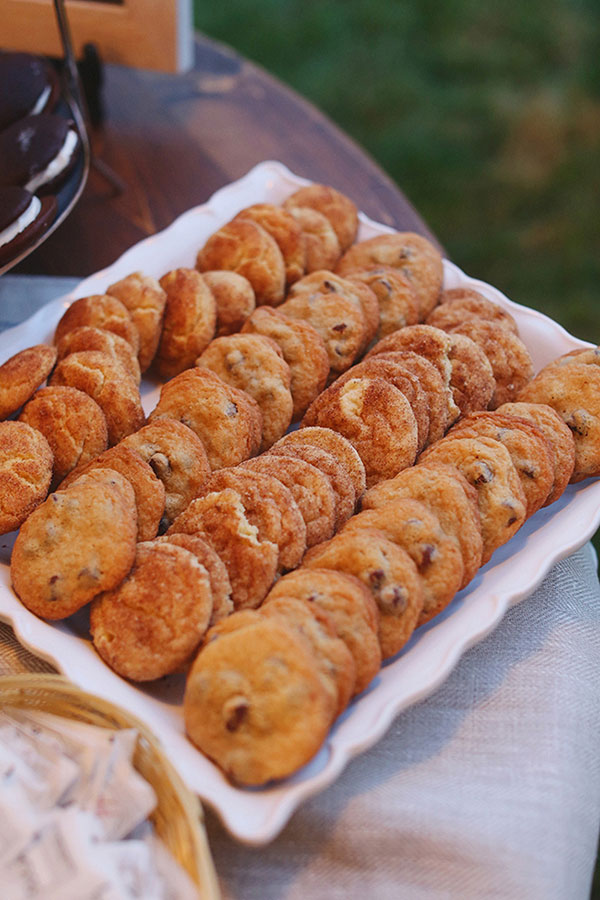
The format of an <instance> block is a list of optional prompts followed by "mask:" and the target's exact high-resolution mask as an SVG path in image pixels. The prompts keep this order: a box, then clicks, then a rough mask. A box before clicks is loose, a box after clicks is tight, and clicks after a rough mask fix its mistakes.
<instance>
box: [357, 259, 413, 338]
mask: <svg viewBox="0 0 600 900" xmlns="http://www.w3.org/2000/svg"><path fill="white" fill-rule="evenodd" d="M346 277H347V279H348V281H361V282H362V283H363V284H366V285H367V286H368V287H370V288H371V290H372V291H373V293H374V294H375V296H376V297H377V302H378V304H379V328H378V329H377V333H376V335H375V337H376V338H377V340H380V339H381V338H382V337H385V336H386V334H391V332H392V331H397V329H398V328H404V327H405V326H406V325H416V324H417V322H418V321H419V312H420V309H419V301H418V298H417V293H416V291H415V289H414V287H413V284H412V282H411V281H410V279H409V278H408V277H407V276H406V275H404V274H403V272H402V271H401V270H400V269H394V268H392V266H376V267H374V268H373V269H359V270H357V271H356V272H352V274H350V275H347V276H346Z"/></svg>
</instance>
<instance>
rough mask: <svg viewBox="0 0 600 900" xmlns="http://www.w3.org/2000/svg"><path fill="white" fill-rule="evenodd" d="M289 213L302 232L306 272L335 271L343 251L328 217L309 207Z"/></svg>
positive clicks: (301, 207) (294, 209)
mask: <svg viewBox="0 0 600 900" xmlns="http://www.w3.org/2000/svg"><path fill="white" fill-rule="evenodd" d="M289 211H290V213H291V214H292V216H293V217H294V219H295V220H296V222H297V223H298V225H299V226H300V230H301V232H302V241H303V244H304V269H305V271H306V272H316V271H317V270H318V269H333V267H334V266H335V265H336V263H337V261H338V259H339V258H340V255H341V250H340V242H339V240H338V237H337V235H336V233H335V229H334V228H333V226H332V224H331V222H330V221H329V219H328V218H327V216H324V215H323V213H320V212H318V210H316V209H311V208H310V207H308V206H294V207H291V208H290V210H289Z"/></svg>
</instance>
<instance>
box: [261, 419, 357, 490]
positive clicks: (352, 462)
mask: <svg viewBox="0 0 600 900" xmlns="http://www.w3.org/2000/svg"><path fill="white" fill-rule="evenodd" d="M296 444H314V445H315V447H320V448H321V450H327V452H328V453H331V455H332V456H334V457H335V458H336V459H337V460H339V462H341V463H342V465H343V466H344V469H345V470H346V472H347V473H348V475H349V476H350V478H351V479H352V484H353V485H354V491H355V494H356V499H357V500H359V499H360V497H362V495H363V494H364V492H365V488H366V485H367V481H366V475H365V466H364V463H363V461H362V459H361V458H360V456H359V455H358V453H357V452H356V450H355V449H354V447H353V446H352V444H351V443H350V441H349V440H348V439H347V438H345V437H344V435H343V434H340V433H339V432H338V431H334V430H333V428H325V427H323V426H320V425H314V426H311V427H307V426H304V427H302V428H299V429H298V430H297V431H289V432H288V433H287V434H284V436H283V437H282V438H281V439H280V440H279V441H278V442H277V446H279V447H285V446H292V445H296Z"/></svg>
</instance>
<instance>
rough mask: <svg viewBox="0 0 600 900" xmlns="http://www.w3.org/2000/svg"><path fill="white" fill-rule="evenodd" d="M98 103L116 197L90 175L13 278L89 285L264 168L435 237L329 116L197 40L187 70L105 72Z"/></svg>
mask: <svg viewBox="0 0 600 900" xmlns="http://www.w3.org/2000/svg"><path fill="white" fill-rule="evenodd" d="M103 96H104V106H105V121H104V124H103V125H102V127H101V128H99V129H97V130H95V131H94V133H93V136H92V142H93V147H94V152H95V155H96V156H97V158H98V159H99V160H100V163H103V162H104V163H106V164H107V165H108V166H109V167H110V168H111V169H112V170H113V171H114V172H115V173H116V174H117V175H118V177H119V178H120V179H121V180H122V181H123V184H124V189H123V190H122V191H121V192H120V193H117V192H115V191H114V189H113V188H112V187H111V185H110V184H109V182H107V181H106V179H105V178H104V177H103V176H102V175H101V173H100V171H98V170H96V169H94V168H92V170H91V172H90V176H89V179H88V183H87V185H86V188H85V191H84V193H83V195H82V197H81V199H80V201H79V203H78V204H77V206H76V207H75V209H74V210H73V212H72V213H71V214H70V215H69V217H68V218H67V219H66V221H65V222H64V223H63V224H62V225H61V226H60V227H59V228H58V229H57V231H56V232H55V233H54V234H52V235H51V236H50V237H49V238H48V239H47V241H46V242H45V243H44V244H43V245H42V246H41V247H39V248H38V249H37V250H36V251H35V252H33V253H32V254H31V255H30V256H29V257H27V259H26V260H24V261H23V262H22V263H21V264H20V265H19V266H18V267H16V268H15V269H13V272H14V273H15V274H16V273H28V274H46V275H77V276H86V275H89V274H91V273H92V272H95V271H97V270H98V269H101V268H103V267H104V266H107V265H109V264H110V263H112V262H113V261H114V260H115V259H116V258H117V257H118V256H119V255H120V254H121V253H122V252H123V251H124V250H126V249H127V248H128V247H130V246H131V245H132V244H135V243H137V241H139V240H141V239H142V238H145V237H147V236H148V235H150V234H153V233H155V232H157V231H160V230H161V229H163V228H165V227H166V226H167V225H169V224H170V222H171V221H172V220H173V219H174V218H175V217H176V216H177V215H179V214H180V213H182V212H184V211H185V210H186V209H189V208H190V207H192V206H195V205H197V204H198V203H202V202H204V201H205V200H207V199H208V197H210V195H211V194H212V193H213V192H214V191H215V190H217V188H219V187H222V186H223V185H224V184H227V183H228V182H230V181H232V180H234V179H237V178H239V177H240V176H242V175H244V174H245V173H246V172H247V171H248V169H250V168H251V167H252V166H253V165H255V164H256V163H258V162H261V161H263V160H266V159H277V160H280V161H281V162H283V163H284V164H285V165H287V166H288V167H289V168H290V169H291V170H292V171H293V172H295V173H296V174H298V175H302V176H304V177H306V178H310V179H311V180H313V181H320V182H322V183H325V184H330V185H333V186H334V187H337V188H338V189H339V190H341V191H343V192H345V193H347V194H348V195H349V196H350V197H352V199H353V200H354V201H355V202H356V203H357V205H358V206H359V208H360V209H362V210H363V211H364V212H366V213H367V214H368V215H369V216H371V217H372V218H374V219H376V220H377V221H380V222H385V223H386V224H388V225H392V226H394V227H396V228H398V229H401V230H411V231H418V232H420V233H422V234H425V235H427V236H428V237H430V238H431V237H432V235H431V233H430V232H429V231H428V229H427V226H426V224H425V223H424V222H423V220H422V219H421V218H420V217H419V215H418V214H417V213H416V212H415V210H414V208H413V207H412V206H411V205H410V203H409V201H408V200H407V199H406V197H405V196H404V195H403V193H402V192H401V191H400V190H399V188H398V187H397V185H395V184H394V183H393V182H392V181H391V179H390V178H389V177H388V176H387V175H386V174H385V173H384V172H383V171H382V170H381V169H380V168H379V167H378V166H377V165H376V164H375V162H374V161H373V160H372V159H371V158H370V157H369V156H368V155H367V154H366V153H365V152H364V151H363V150H362V149H361V148H360V147H358V146H357V145H356V144H355V143H354V142H353V141H352V140H351V139H350V138H348V137H347V136H346V135H345V134H344V133H343V132H342V131H341V130H340V129H339V128H337V127H336V126H335V125H334V124H333V123H332V122H331V121H330V120H329V119H328V118H327V117H326V116H324V115H323V114H322V113H321V112H319V111H318V110H317V109H315V107H314V106H312V105H311V104H310V103H308V102H306V101H305V100H303V99H302V98H301V97H300V96H299V95H298V94H297V93H295V92H294V91H292V90H291V89H290V88H288V87H286V86H285V85H283V84H282V83H281V82H279V81H277V80H276V79H275V78H273V77H272V76H270V75H269V74H268V73H267V72H265V71H264V70H262V69H260V68H259V67H257V66H256V65H254V64H252V63H250V62H248V61H247V60H245V59H243V58H242V57H240V56H239V55H237V54H236V53H235V52H234V51H233V50H231V49H230V48H228V47H225V46H223V45H221V44H216V43H215V42H214V41H211V40H208V39H207V38H205V37H203V36H201V35H197V38H196V53H195V65H194V68H193V69H192V70H191V71H190V72H188V73H186V74H183V75H163V74H156V73H153V72H152V73H151V72H142V71H139V70H133V69H129V68H125V67H118V66H107V67H106V69H105V72H104V91H103Z"/></svg>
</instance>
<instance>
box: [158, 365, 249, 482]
mask: <svg viewBox="0 0 600 900" xmlns="http://www.w3.org/2000/svg"><path fill="white" fill-rule="evenodd" d="M162 419H177V420H178V421H180V422H183V424H184V425H187V426H188V427H189V428H191V430H192V431H193V432H195V433H196V435H197V436H198V437H199V438H200V440H201V441H202V443H203V444H204V448H205V450H206V454H207V456H208V461H209V463H210V467H211V469H220V468H222V467H224V466H235V465H236V464H237V463H239V462H242V460H244V459H248V458H249V457H250V456H254V454H255V453H257V452H258V448H259V447H260V442H261V436H262V414H261V411H260V408H259V406H258V404H257V402H256V400H254V399H253V398H252V397H251V396H250V395H249V394H247V393H246V392H245V391H241V390H238V388H235V387H232V386H231V385H229V384H226V383H225V382H224V381H222V379H221V378H219V376H218V375H216V374H215V372H213V371H212V370H211V369H206V368H204V367H199V366H195V367H194V368H193V369H187V370H186V371H185V372H181V373H180V374H179V375H176V376H175V378H172V379H171V380H170V381H168V382H167V383H166V384H164V385H163V386H162V388H161V392H160V399H159V401H158V403H157V405H156V407H155V408H154V409H153V410H152V412H151V413H150V415H149V416H148V422H158V421H160V420H162Z"/></svg>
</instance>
